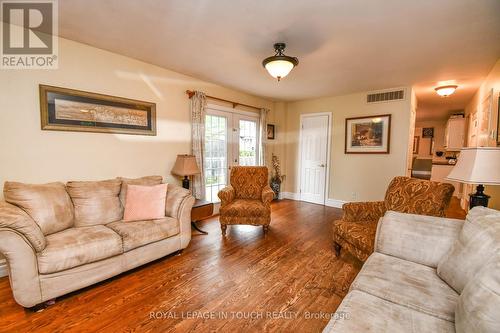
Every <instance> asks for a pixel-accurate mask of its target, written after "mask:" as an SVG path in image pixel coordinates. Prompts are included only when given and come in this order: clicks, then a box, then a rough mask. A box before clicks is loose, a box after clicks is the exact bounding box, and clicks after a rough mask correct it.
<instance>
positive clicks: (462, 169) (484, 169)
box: [445, 147, 500, 208]
mask: <svg viewBox="0 0 500 333" xmlns="http://www.w3.org/2000/svg"><path fill="white" fill-rule="evenodd" d="M445 179H447V180H451V181H455V182H459V183H465V184H474V185H477V188H476V193H473V194H470V195H469V196H470V202H469V208H472V207H475V206H484V207H488V200H489V198H490V196H489V195H486V194H485V193H484V186H483V185H500V148H488V147H478V148H462V150H461V151H460V156H459V157H458V161H457V164H456V165H455V167H454V168H453V170H451V172H450V174H449V175H448V177H446V178H445Z"/></svg>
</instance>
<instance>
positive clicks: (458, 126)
mask: <svg viewBox="0 0 500 333" xmlns="http://www.w3.org/2000/svg"><path fill="white" fill-rule="evenodd" d="M444 136H445V138H444V147H445V148H446V150H447V151H459V150H460V149H462V147H464V145H465V118H450V119H448V122H447V123H446V129H445V134H444Z"/></svg>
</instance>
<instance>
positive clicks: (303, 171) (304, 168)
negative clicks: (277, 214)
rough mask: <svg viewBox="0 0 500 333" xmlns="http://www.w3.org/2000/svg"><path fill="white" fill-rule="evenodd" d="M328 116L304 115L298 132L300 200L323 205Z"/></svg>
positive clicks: (328, 126)
mask: <svg viewBox="0 0 500 333" xmlns="http://www.w3.org/2000/svg"><path fill="white" fill-rule="evenodd" d="M329 128H330V115H328V114H318V115H304V116H302V117H301V132H300V159H301V162H300V200H302V201H307V202H312V203H317V204H321V205H324V204H325V198H326V179H327V169H328V168H327V167H328V165H327V162H328V149H329V147H328V145H329V143H328V135H329Z"/></svg>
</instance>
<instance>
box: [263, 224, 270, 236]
mask: <svg viewBox="0 0 500 333" xmlns="http://www.w3.org/2000/svg"><path fill="white" fill-rule="evenodd" d="M262 229H264V233H265V234H267V232H268V231H269V226H268V225H263V226H262Z"/></svg>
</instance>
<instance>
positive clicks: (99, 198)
mask: <svg viewBox="0 0 500 333" xmlns="http://www.w3.org/2000/svg"><path fill="white" fill-rule="evenodd" d="M66 187H67V189H68V193H69V195H70V196H71V199H72V200H73V204H74V205H75V226H77V227H84V226H90V225H96V224H107V223H110V222H114V221H119V220H121V219H122V216H123V207H122V205H121V203H120V199H119V197H118V195H119V193H120V188H121V181H120V180H118V179H112V180H103V181H95V182H93V181H72V182H68V183H67V184H66Z"/></svg>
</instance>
